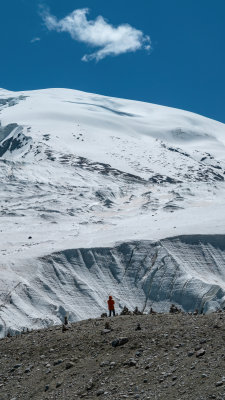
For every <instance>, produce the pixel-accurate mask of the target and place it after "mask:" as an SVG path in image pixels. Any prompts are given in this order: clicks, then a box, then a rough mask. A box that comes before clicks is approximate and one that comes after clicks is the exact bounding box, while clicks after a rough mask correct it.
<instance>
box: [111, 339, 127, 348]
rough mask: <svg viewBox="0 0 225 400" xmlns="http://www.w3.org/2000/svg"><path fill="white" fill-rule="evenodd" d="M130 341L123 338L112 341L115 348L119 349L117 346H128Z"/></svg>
mask: <svg viewBox="0 0 225 400" xmlns="http://www.w3.org/2000/svg"><path fill="white" fill-rule="evenodd" d="M128 341H129V339H128V338H127V337H121V338H118V339H114V340H113V341H112V346H113V347H117V346H123V345H124V344H126V343H127V342H128Z"/></svg>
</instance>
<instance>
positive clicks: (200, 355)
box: [196, 349, 205, 357]
mask: <svg viewBox="0 0 225 400" xmlns="http://www.w3.org/2000/svg"><path fill="white" fill-rule="evenodd" d="M204 354H205V350H204V349H200V350H198V351H197V353H196V357H202V356H204Z"/></svg>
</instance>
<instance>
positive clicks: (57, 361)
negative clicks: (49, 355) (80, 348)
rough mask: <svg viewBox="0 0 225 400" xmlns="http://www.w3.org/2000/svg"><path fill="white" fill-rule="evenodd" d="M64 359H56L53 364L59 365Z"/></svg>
mask: <svg viewBox="0 0 225 400" xmlns="http://www.w3.org/2000/svg"><path fill="white" fill-rule="evenodd" d="M62 362H63V360H56V361H54V363H53V365H59V364H62Z"/></svg>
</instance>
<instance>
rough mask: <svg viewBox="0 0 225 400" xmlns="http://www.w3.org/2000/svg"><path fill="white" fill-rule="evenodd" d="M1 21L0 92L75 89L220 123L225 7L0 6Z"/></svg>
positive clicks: (160, 1) (148, 3)
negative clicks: (194, 113)
mask: <svg viewBox="0 0 225 400" xmlns="http://www.w3.org/2000/svg"><path fill="white" fill-rule="evenodd" d="M86 8H88V9H89V13H87V11H85V12H84V11H75V10H83V9H86ZM74 11H75V13H73V12H74ZM71 13H73V14H72V16H71ZM0 15H1V24H0V44H1V47H0V48H1V62H0V87H3V88H5V89H9V90H31V89H41V88H49V87H65V88H72V89H78V90H83V91H88V92H93V93H99V94H104V95H109V96H115V97H122V98H129V99H136V100H141V101H147V102H151V103H156V104H162V105H165V106H171V107H177V108H181V109H185V110H189V111H193V112H196V113H199V114H202V115H205V116H208V117H210V118H214V119H217V120H219V121H221V122H224V123H225V112H224V110H225V107H224V104H225V23H224V20H225V1H224V0H214V1H213V0H139V1H136V0H113V1H106V0H63V1H62V0H46V1H44V2H43V1H38V0H7V1H3V0H2V1H1V2H0ZM69 15H70V17H68V16H69ZM98 16H101V17H102V18H100V19H96V18H97V17H98ZM90 21H92V22H90ZM124 24H127V25H125V26H124ZM121 25H122V26H121ZM149 38H150V39H149ZM149 47H150V49H149Z"/></svg>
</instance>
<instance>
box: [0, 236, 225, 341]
mask: <svg viewBox="0 0 225 400" xmlns="http://www.w3.org/2000/svg"><path fill="white" fill-rule="evenodd" d="M224 261H225V236H223V235H212V236H209V235H194V236H179V237H174V238H168V239H164V240H161V241H156V242H153V241H136V242H135V241H133V242H127V243H119V244H117V245H115V246H114V247H98V248H82V249H70V250H64V251H61V252H57V253H53V254H50V255H47V256H44V257H41V258H38V259H36V260H32V261H31V263H32V266H31V265H29V269H30V276H29V279H28V277H27V268H28V264H27V265H25V264H24V270H23V269H21V268H20V276H18V274H17V276H18V282H16V281H14V284H15V285H14V288H11V289H10V290H9V292H8V293H7V294H6V295H5V296H4V298H1V304H0V336H4V335H5V334H6V332H7V330H8V328H10V330H11V331H12V332H16V331H21V330H22V329H23V328H24V327H25V328H27V327H28V328H41V327H45V326H48V325H51V324H58V323H61V321H62V320H63V318H64V316H65V314H66V313H69V320H70V321H76V320H81V319H86V318H91V317H98V316H100V314H101V313H102V312H104V311H106V301H107V298H108V295H109V294H111V295H113V297H114V298H115V302H116V311H117V312H120V311H121V309H122V308H123V306H124V305H126V306H127V307H128V308H129V309H131V310H133V309H134V308H135V306H138V308H139V309H140V310H142V311H144V312H149V309H150V307H153V309H154V310H156V311H158V312H166V311H168V310H169V307H170V304H171V303H175V304H177V305H178V306H179V307H181V308H182V309H183V310H184V311H186V312H187V311H193V310H195V309H196V308H197V309H198V310H199V312H209V311H213V310H215V309H217V308H219V307H223V306H224V305H225V268H224Z"/></svg>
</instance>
